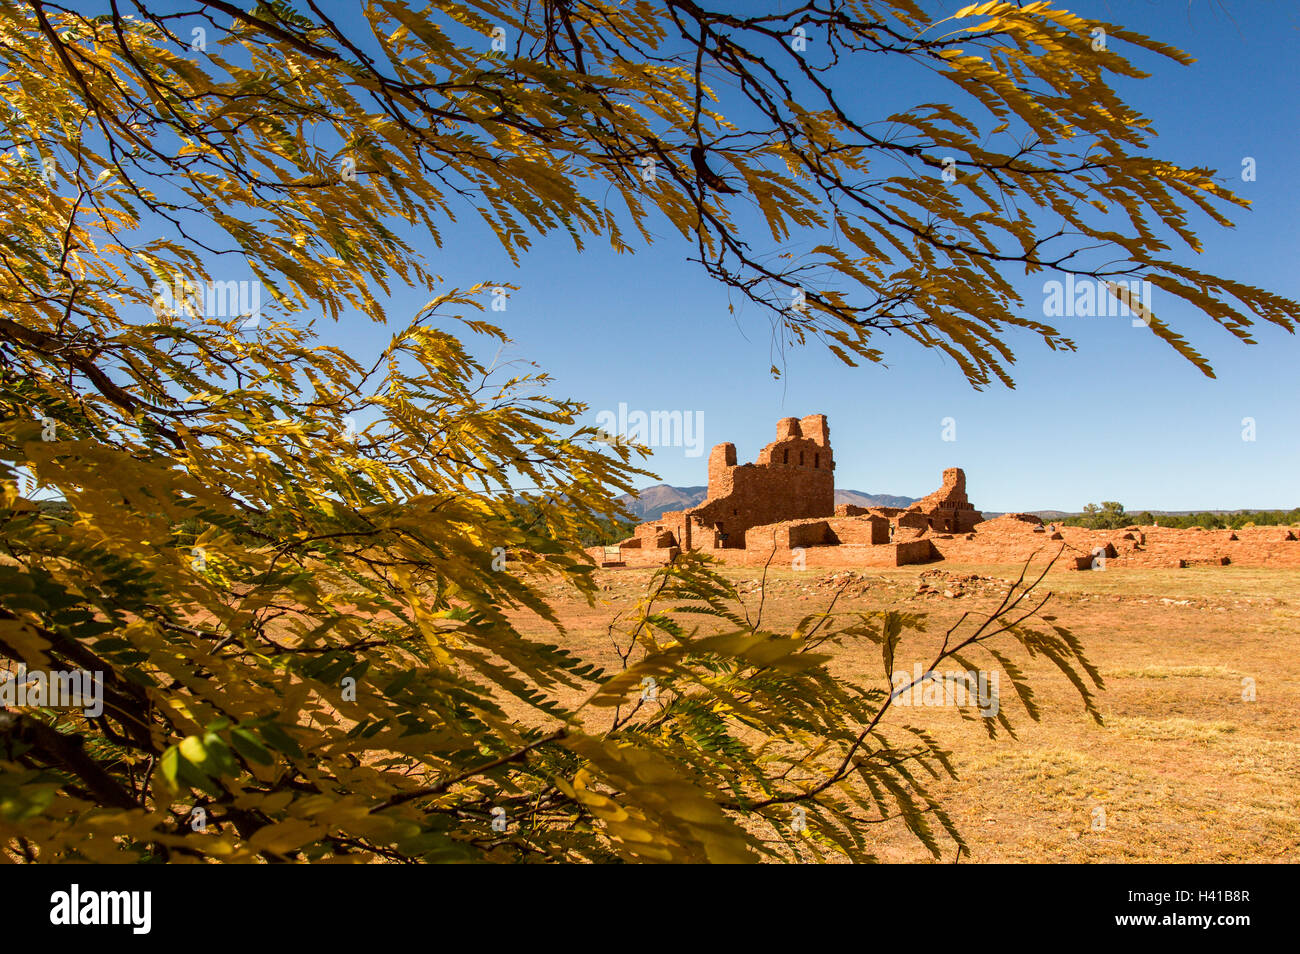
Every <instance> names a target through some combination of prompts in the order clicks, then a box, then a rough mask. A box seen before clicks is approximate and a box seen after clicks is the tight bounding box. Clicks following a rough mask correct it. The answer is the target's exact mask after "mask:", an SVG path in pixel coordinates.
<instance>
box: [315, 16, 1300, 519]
mask: <svg viewBox="0 0 1300 954" xmlns="http://www.w3.org/2000/svg"><path fill="white" fill-rule="evenodd" d="M1065 6H1066V7H1067V8H1068V9H1071V10H1072V11H1073V12H1076V13H1079V14H1080V15H1084V16H1090V17H1097V18H1100V19H1106V20H1111V21H1114V22H1118V23H1121V24H1123V25H1125V26H1127V27H1130V28H1133V29H1137V30H1139V31H1140V32H1143V33H1146V34H1147V35H1150V36H1155V37H1157V38H1159V39H1161V40H1163V41H1164V42H1167V43H1170V44H1172V45H1173V46H1176V47H1178V48H1180V49H1182V50H1184V51H1186V52H1188V53H1190V54H1191V55H1192V56H1194V57H1196V58H1197V61H1198V62H1197V63H1196V64H1194V65H1193V66H1191V67H1181V66H1179V65H1178V64H1176V63H1172V62H1168V63H1161V62H1160V61H1158V60H1156V59H1155V58H1152V57H1144V58H1142V59H1141V60H1140V61H1139V62H1140V63H1141V65H1143V66H1144V67H1147V68H1154V69H1155V70H1156V72H1155V75H1153V76H1152V77H1151V78H1150V79H1148V80H1145V81H1140V82H1139V81H1134V82H1126V83H1123V84H1120V85H1119V89H1120V91H1121V93H1123V94H1124V95H1126V96H1127V97H1128V98H1129V101H1130V102H1132V103H1133V104H1134V105H1136V106H1137V107H1138V108H1139V109H1141V110H1142V111H1143V112H1144V113H1146V114H1147V115H1148V116H1149V117H1151V118H1152V119H1153V120H1154V121H1155V125H1156V129H1157V130H1158V131H1159V133H1160V137H1159V139H1158V141H1157V143H1156V146H1155V147H1154V151H1156V152H1158V153H1159V154H1160V155H1162V156H1164V157H1166V158H1170V159H1173V160H1175V161H1178V162H1181V163H1183V164H1185V165H1206V166H1210V167H1211V168H1214V169H1217V170H1218V171H1219V173H1220V175H1221V176H1223V177H1225V178H1226V179H1228V180H1230V181H1229V187H1230V188H1232V189H1234V190H1235V191H1237V192H1238V193H1239V194H1240V195H1242V196H1244V197H1246V198H1249V199H1251V200H1252V201H1253V205H1252V207H1251V208H1250V209H1249V210H1241V211H1234V212H1233V216H1234V218H1235V220H1236V221H1237V227H1236V228H1235V229H1232V230H1225V229H1221V228H1219V227H1217V226H1215V225H1213V223H1211V222H1209V221H1208V220H1207V219H1204V218H1199V217H1198V218H1195V219H1193V224H1194V225H1195V226H1196V227H1197V230H1198V232H1199V233H1200V235H1201V237H1202V239H1203V240H1204V246H1205V247H1204V252H1203V254H1201V255H1200V256H1191V255H1190V254H1188V255H1184V256H1182V259H1183V260H1187V261H1190V260H1191V259H1192V258H1195V264H1196V266H1197V267H1199V268H1201V269H1202V270H1205V271H1209V272H1212V273H1215V274H1219V275H1224V276H1228V277H1232V278H1235V279H1238V280H1241V281H1245V282H1247V283H1250V284H1254V285H1258V286H1262V287H1265V288H1268V289H1270V290H1272V291H1274V292H1277V293H1280V294H1284V295H1286V296H1288V297H1291V298H1300V276H1298V274H1297V268H1296V262H1297V250H1298V248H1300V243H1297V224H1296V223H1297V216H1298V215H1300V177H1298V176H1297V170H1296V167H1295V166H1294V163H1295V161H1296V157H1297V156H1300V148H1298V147H1300V132H1298V131H1297V130H1298V129H1300V126H1298V124H1297V118H1298V117H1300V83H1297V81H1296V80H1297V77H1296V68H1295V65H1294V64H1295V61H1294V44H1295V42H1296V40H1297V39H1298V38H1300V8H1298V7H1296V6H1295V5H1294V4H1291V3H1267V2H1251V3H1244V2H1234V0H1224V2H1223V3H1222V4H1218V3H1202V2H1199V0H1196V2H1191V3H1188V2H1186V0H1124V2H1119V0H1111V2H1100V3H1095V2H1088V3H1075V4H1066V5H1065ZM956 8H957V7H956V5H954V6H953V9H954V10H955V9H956ZM891 92H893V93H894V94H895V96H891V99H894V98H896V94H897V91H891ZM918 101H921V98H920V97H918ZM1246 156H1250V157H1253V158H1254V159H1255V160H1256V173H1257V177H1256V180H1255V181H1254V182H1244V181H1241V175H1240V170H1241V163H1242V159H1243V157H1246ZM467 231H468V230H467ZM689 252H690V250H689V249H688V248H686V247H684V246H683V244H682V243H681V241H680V240H679V239H677V238H676V237H674V236H672V235H667V234H665V236H664V238H663V239H662V240H661V241H659V242H658V243H656V245H654V246H653V247H651V248H649V249H647V250H643V251H639V252H638V253H637V254H635V255H624V256H618V255H615V254H613V253H611V252H609V251H608V250H607V249H605V248H602V247H600V246H599V245H597V244H594V243H593V245H592V246H591V247H590V248H589V249H588V250H587V251H585V252H583V253H581V254H579V253H577V252H575V251H574V250H573V248H572V246H571V244H570V243H569V242H568V240H567V238H564V237H560V236H555V237H550V238H543V239H541V240H539V241H538V243H537V245H536V247H535V250H534V252H533V253H532V254H530V255H529V256H527V257H526V259H525V260H524V262H523V263H522V266H521V267H520V268H518V269H516V268H514V267H512V266H510V264H509V262H508V260H507V259H506V257H505V256H504V254H500V253H499V252H497V251H496V250H495V249H493V248H492V246H491V245H490V244H488V243H487V242H486V241H483V240H482V239H481V237H479V236H474V235H468V234H465V235H459V236H458V238H457V240H456V241H455V242H453V243H451V244H449V246H448V248H447V249H446V250H445V251H444V252H442V253H440V254H438V255H437V256H436V257H434V259H433V261H434V263H435V266H436V270H437V271H438V272H439V273H440V274H442V275H444V276H446V277H447V278H448V280H449V281H451V282H453V283H455V284H458V285H468V284H470V283H471V282H473V281H475V280H478V279H489V280H492V281H509V282H512V283H514V284H518V285H520V286H521V288H520V290H519V291H518V292H517V293H515V294H514V295H513V296H512V297H511V299H510V302H509V305H508V307H507V309H506V311H505V312H503V313H495V314H492V315H491V316H490V317H491V318H493V319H494V320H496V321H497V322H498V323H499V324H501V325H502V326H503V327H504V328H505V329H506V330H507V331H508V332H509V333H510V334H511V336H512V337H513V338H514V344H513V346H512V348H511V351H510V352H509V353H510V354H511V355H512V356H514V357H518V358H524V359H528V360H532V361H535V362H537V363H538V364H539V365H541V367H543V368H544V369H546V370H548V371H550V372H551V373H553V374H554V375H555V377H556V379H557V380H556V392H557V393H559V394H563V395H566V396H571V397H574V398H576V399H580V400H582V401H584V402H586V403H588V404H589V405H590V406H591V408H592V414H591V417H592V418H593V420H594V417H595V415H596V413H597V412H599V411H601V410H610V411H615V410H617V408H618V406H619V404H620V402H622V403H625V404H626V405H627V406H628V407H629V408H630V409H632V410H637V409H640V410H645V411H651V410H683V411H689V412H697V411H698V412H702V414H703V424H704V428H703V442H704V445H705V455H706V456H705V457H694V456H690V452H689V451H688V449H686V448H682V447H664V448H658V449H657V450H656V453H655V456H654V458H653V459H652V463H651V464H650V468H651V469H652V470H654V471H655V472H656V473H658V474H659V476H661V477H662V478H663V480H664V481H665V482H667V483H671V484H677V485H687V484H703V483H705V480H706V475H705V467H706V457H707V448H708V447H709V446H711V445H713V444H715V443H719V442H722V441H732V442H734V443H735V444H736V446H737V450H738V453H739V456H740V459H741V460H742V461H744V460H752V459H753V457H754V455H755V454H756V453H757V452H758V450H759V449H760V448H761V447H762V445H763V444H765V443H766V442H768V441H770V440H772V439H773V436H774V430H775V422H776V420H777V419H778V418H781V417H785V416H803V415H806V414H811V413H819V412H820V413H825V414H827V415H828V416H829V418H830V426H831V438H832V444H833V446H834V449H835V457H836V461H837V477H836V483H837V485H838V486H840V487H844V488H852V489H858V490H867V491H872V492H885V493H897V494H907V495H911V496H919V495H922V494H924V493H928V492H929V491H930V490H932V489H934V488H935V487H937V486H938V484H939V480H940V473H941V471H942V470H943V468H944V467H949V466H960V467H963V468H964V469H965V470H966V474H967V479H968V490H969V493H970V495H971V499H972V500H973V501H974V502H975V503H976V505H977V506H980V507H984V508H986V509H988V510H994V511H1001V510H1033V509H1045V508H1060V509H1068V510H1072V509H1079V508H1081V507H1082V506H1083V504H1085V503H1087V502H1089V501H1099V500H1102V499H1106V500H1119V501H1121V502H1122V503H1124V504H1125V506H1127V507H1128V508H1129V509H1130V510H1140V509H1143V508H1150V509H1167V510H1175V509H1193V508H1247V507H1259V508H1274V507H1278V508H1281V507H1286V508H1289V507H1293V506H1296V505H1297V504H1300V493H1298V492H1297V490H1298V487H1300V481H1298V480H1297V474H1300V421H1298V420H1297V415H1296V409H1297V407H1300V402H1298V401H1297V398H1298V397H1300V375H1298V374H1297V373H1296V372H1297V368H1298V367H1300V347H1298V344H1300V343H1298V342H1297V341H1296V339H1295V338H1294V337H1293V336H1291V335H1288V334H1286V333H1285V332H1282V331H1280V330H1273V329H1268V328H1261V329H1260V330H1259V332H1258V339H1259V343H1258V344H1257V345H1254V346H1246V345H1243V344H1241V343H1239V342H1238V341H1236V340H1235V339H1234V338H1232V337H1231V336H1230V335H1229V334H1228V333H1227V332H1225V331H1222V330H1221V329H1219V328H1218V327H1217V326H1216V325H1214V324H1213V323H1212V322H1210V321H1209V320H1208V319H1207V318H1205V317H1204V316H1201V315H1198V314H1196V313H1195V312H1194V311H1193V310H1192V309H1191V308H1187V307H1184V308H1182V309H1178V308H1176V307H1170V308H1168V309H1167V310H1164V311H1160V310H1158V313H1159V314H1160V315H1161V317H1162V318H1163V319H1164V320H1166V321H1169V322H1170V323H1171V324H1172V325H1173V326H1174V327H1175V328H1177V329H1179V330H1180V331H1182V333H1184V334H1185V335H1186V336H1187V337H1189V338H1190V339H1191V341H1192V343H1193V344H1194V345H1196V346H1197V347H1198V348H1199V350H1201V351H1202V353H1204V354H1206V355H1207V356H1208V357H1209V358H1210V359H1211V361H1212V363H1213V365H1214V367H1215V371H1216V373H1217V375H1218V377H1217V379H1213V380H1212V379H1209V378H1206V377H1204V376H1203V375H1202V374H1201V373H1200V372H1199V371H1198V370H1197V369H1196V368H1194V367H1193V366H1192V365H1191V364H1190V363H1188V362H1186V361H1185V360H1184V359H1182V358H1181V357H1179V356H1178V355H1177V354H1176V353H1175V352H1174V351H1173V350H1172V349H1170V348H1169V347H1168V346H1167V345H1165V344H1163V343H1162V342H1160V341H1159V340H1157V339H1156V338H1154V337H1153V336H1152V335H1151V333H1150V332H1149V331H1148V330H1147V329H1145V328H1133V327H1132V323H1131V321H1130V320H1128V319H1126V318H1063V319H1060V320H1059V323H1058V328H1059V329H1060V330H1061V331H1063V332H1064V333H1065V334H1067V335H1069V336H1071V337H1073V338H1074V339H1075V340H1076V341H1077V343H1078V345H1079V351H1078V352H1076V353H1073V354H1071V353H1059V352H1052V351H1049V350H1048V349H1047V348H1046V347H1045V346H1043V345H1041V344H1037V343H1035V342H1032V341H1029V340H1026V341H1025V342H1024V343H1023V347H1020V348H1017V349H1016V350H1017V356H1018V362H1017V365H1016V367H1015V369H1014V371H1013V374H1014V376H1015V378H1016V383H1017V386H1016V388H1015V390H1007V389H1006V388H1004V387H1002V386H1000V385H995V386H993V387H991V388H989V389H988V390H986V391H984V392H976V391H974V390H972V389H971V387H970V386H969V385H968V384H966V382H965V380H964V379H963V378H962V376H961V374H960V373H959V371H958V370H957V368H956V367H955V366H954V365H953V363H952V362H951V361H949V360H946V359H944V358H943V357H942V356H941V355H939V354H937V353H935V352H933V351H923V350H921V349H920V348H918V347H915V346H909V345H906V344H902V345H898V346H896V348H895V349H894V350H892V351H890V352H889V354H888V367H882V366H879V365H876V366H867V367H859V368H856V369H855V368H848V367H845V366H844V365H842V364H840V363H839V362H838V361H837V360H836V359H834V358H833V357H832V356H831V355H830V354H828V353H826V352H825V351H823V350H821V349H818V348H816V347H809V348H805V349H802V350H793V351H787V352H785V353H784V357H783V359H778V360H776V362H775V363H778V364H782V363H783V364H784V368H785V374H784V375H783V377H782V378H781V379H780V380H773V378H772V376H771V375H770V373H769V371H768V369H769V367H770V366H771V365H772V364H773V363H774V356H776V354H777V353H776V352H774V350H773V347H772V335H771V329H770V326H769V323H768V319H767V318H766V317H765V316H763V315H760V314H758V313H757V312H756V311H755V310H754V309H752V308H751V309H749V311H748V312H747V313H746V312H741V311H740V310H739V309H738V314H737V315H736V316H732V315H729V314H728V310H727V305H728V297H727V294H726V291H725V289H723V288H721V287H718V286H715V285H714V284H712V283H711V282H710V281H709V280H708V279H707V277H706V276H704V275H703V274H702V272H700V271H699V270H698V269H697V268H696V267H695V266H692V265H690V264H689V263H687V262H686V261H685V258H686V256H687V255H688V254H689ZM1041 282H1042V278H1041V277H1040V278H1038V279H1036V283H1037V284H1036V286H1035V285H1033V284H1030V285H1027V286H1026V287H1027V288H1034V287H1036V288H1037V289H1038V291H1036V292H1030V293H1027V294H1026V305H1027V306H1030V307H1037V305H1038V303H1039V302H1041V299H1042V293H1041ZM357 330H358V331H359V332H360V333H362V334H364V333H365V331H364V329H357ZM338 331H339V332H340V333H342V334H344V335H345V337H349V336H350V335H349V331H350V329H348V328H346V327H342V326H340V328H339V329H338ZM947 417H951V418H953V419H954V420H955V424H956V428H955V430H956V440H955V441H944V440H943V439H942V438H943V426H942V421H943V419H944V418H947ZM1247 417H1249V418H1254V420H1255V438H1256V439H1255V440H1254V441H1245V440H1243V439H1242V432H1243V426H1242V419H1243V418H1247Z"/></svg>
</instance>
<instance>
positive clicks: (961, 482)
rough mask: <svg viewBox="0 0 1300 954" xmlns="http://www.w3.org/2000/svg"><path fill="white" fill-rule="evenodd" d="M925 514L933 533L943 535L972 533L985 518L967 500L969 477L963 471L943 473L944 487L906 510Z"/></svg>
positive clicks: (958, 468) (959, 469)
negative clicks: (967, 479) (967, 481)
mask: <svg viewBox="0 0 1300 954" xmlns="http://www.w3.org/2000/svg"><path fill="white" fill-rule="evenodd" d="M907 512H908V513H920V514H924V515H925V518H926V521H927V522H928V523H929V525H930V529H931V530H937V531H939V532H941V533H969V532H970V531H972V530H974V529H975V524H977V523H979V522H980V521H981V520H983V519H984V515H983V514H982V513H980V512H979V511H978V510H976V509H975V507H974V505H973V504H971V502H970V500H968V499H967V498H966V473H965V472H964V471H963V470H962V469H961V468H960V467H949V468H948V469H947V470H945V471H944V472H943V486H941V487H940V488H939V489H938V490H936V491H935V492H934V493H932V494H930V495H929V496H928V497H923V498H922V499H920V500H918V501H917V502H916V503H914V504H912V506H910V507H908V508H907Z"/></svg>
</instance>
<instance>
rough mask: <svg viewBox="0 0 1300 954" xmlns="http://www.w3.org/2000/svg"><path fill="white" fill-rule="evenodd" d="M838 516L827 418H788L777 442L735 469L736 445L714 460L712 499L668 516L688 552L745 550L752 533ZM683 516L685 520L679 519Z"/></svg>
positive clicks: (722, 448)
mask: <svg viewBox="0 0 1300 954" xmlns="http://www.w3.org/2000/svg"><path fill="white" fill-rule="evenodd" d="M834 514H835V458H834V456H833V455H832V453H831V435H830V426H829V425H828V424H827V423H826V415H825V414H810V415H808V416H807V417H805V418H797V417H787V418H783V419H781V420H780V421H777V424H776V440H774V441H773V442H772V443H770V444H768V445H767V446H766V447H764V448H763V450H762V451H760V452H759V455H758V459H757V460H756V461H754V463H752V464H740V465H737V463H736V445H735V444H718V445H717V446H716V447H714V448H713V451H712V453H710V454H709V493H708V496H707V497H706V498H705V500H704V502H703V503H702V504H700V505H699V506H697V507H692V508H691V509H690V510H685V511H681V512H680V515H679V514H664V520H663V521H661V522H664V523H668V522H672V523H674V524H677V525H676V526H674V527H673V530H674V533H675V535H676V536H677V539H678V540H679V541H681V542H682V545H683V546H684V547H685V549H689V550H696V549H701V550H711V549H731V548H734V547H744V546H745V531H747V530H749V528H750V527H757V526H762V525H764V524H769V523H778V522H780V521H782V520H801V519H805V518H808V517H830V516H834ZM679 516H680V520H676V519H673V518H677V517H679Z"/></svg>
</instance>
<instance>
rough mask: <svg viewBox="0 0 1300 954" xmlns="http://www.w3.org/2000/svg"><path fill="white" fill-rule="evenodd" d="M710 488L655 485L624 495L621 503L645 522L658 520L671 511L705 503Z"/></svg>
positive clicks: (620, 499)
mask: <svg viewBox="0 0 1300 954" xmlns="http://www.w3.org/2000/svg"><path fill="white" fill-rule="evenodd" d="M708 492H709V488H708V487H670V486H668V485H667V484H655V485H654V486H653V487H646V488H645V489H644V490H639V491H637V492H636V494H624V495H623V496H622V497H620V498H619V501H620V502H621V503H622V504H623V505H624V506H625V507H627V509H628V510H629V511H630V512H631V513H632V514H633V515H635V516H637V517H639V518H640V519H641V520H643V521H650V520H658V519H659V518H660V517H662V516H663V515H664V514H665V513H666V512H667V511H669V510H685V509H686V508H687V507H694V506H695V505H696V504H700V503H703V502H704V498H705V497H706V496H707V495H708Z"/></svg>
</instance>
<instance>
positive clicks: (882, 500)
mask: <svg viewBox="0 0 1300 954" xmlns="http://www.w3.org/2000/svg"><path fill="white" fill-rule="evenodd" d="M920 499H921V498H920V497H899V496H897V495H895V494H869V493H867V492H866V491H865V490H837V491H835V505H836V506H837V507H838V506H839V505H840V504H853V505H854V506H855V507H910V506H911V505H912V504H914V503H916V502H917V501H918V500H920Z"/></svg>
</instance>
